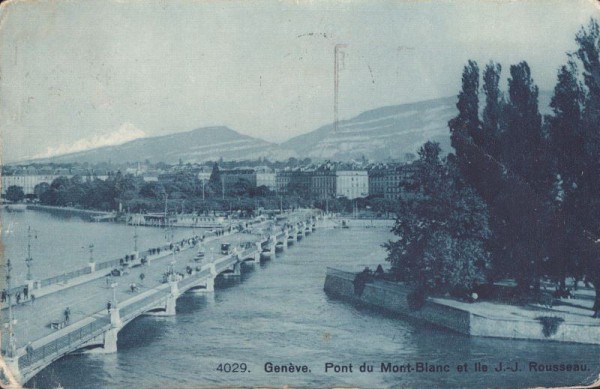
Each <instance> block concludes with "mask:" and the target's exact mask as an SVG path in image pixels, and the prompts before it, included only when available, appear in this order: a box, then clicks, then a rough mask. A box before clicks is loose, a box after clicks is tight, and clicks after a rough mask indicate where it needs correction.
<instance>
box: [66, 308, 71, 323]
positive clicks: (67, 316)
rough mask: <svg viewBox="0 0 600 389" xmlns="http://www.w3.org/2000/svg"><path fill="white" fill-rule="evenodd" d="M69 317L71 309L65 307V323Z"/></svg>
mask: <svg viewBox="0 0 600 389" xmlns="http://www.w3.org/2000/svg"><path fill="white" fill-rule="evenodd" d="M70 318H71V310H70V309H69V307H67V308H66V309H65V323H67V324H69V319H70Z"/></svg>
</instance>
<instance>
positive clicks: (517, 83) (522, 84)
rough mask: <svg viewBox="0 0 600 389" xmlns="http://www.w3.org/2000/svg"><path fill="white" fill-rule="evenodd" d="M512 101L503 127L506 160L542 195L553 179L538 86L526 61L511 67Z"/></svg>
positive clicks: (509, 101)
mask: <svg viewBox="0 0 600 389" xmlns="http://www.w3.org/2000/svg"><path fill="white" fill-rule="evenodd" d="M510 75H511V77H510V78H509V79H508V95H509V100H508V103H507V106H506V120H505V128H503V130H502V140H503V145H502V149H503V158H502V160H503V161H504V163H505V164H506V165H507V166H508V167H509V168H510V169H511V170H512V171H513V172H514V173H516V174H518V175H519V176H521V177H522V178H523V179H524V180H525V181H526V182H528V183H529V184H530V185H532V187H533V188H534V190H536V191H537V192H538V193H540V195H542V194H544V193H545V192H546V191H547V190H548V188H549V186H550V182H551V181H552V180H551V178H549V177H548V173H549V170H548V167H547V166H546V165H545V164H546V156H545V144H544V136H543V133H542V117H541V115H540V112H539V109H538V87H537V85H535V83H534V81H533V79H532V78H531V70H530V69H529V65H528V64H527V62H524V61H523V62H520V63H518V64H516V65H512V66H511V67H510Z"/></svg>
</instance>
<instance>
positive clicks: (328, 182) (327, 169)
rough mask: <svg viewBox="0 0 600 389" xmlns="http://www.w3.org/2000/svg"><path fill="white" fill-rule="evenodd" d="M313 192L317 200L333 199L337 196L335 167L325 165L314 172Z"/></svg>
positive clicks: (329, 164) (312, 180)
mask: <svg viewBox="0 0 600 389" xmlns="http://www.w3.org/2000/svg"><path fill="white" fill-rule="evenodd" d="M311 192H312V194H313V195H314V196H316V197H317V198H320V199H323V198H331V197H335V195H336V172H335V166H334V165H332V164H331V163H325V164H323V165H321V166H319V167H318V168H317V169H315V171H314V172H313V175H312V177H311Z"/></svg>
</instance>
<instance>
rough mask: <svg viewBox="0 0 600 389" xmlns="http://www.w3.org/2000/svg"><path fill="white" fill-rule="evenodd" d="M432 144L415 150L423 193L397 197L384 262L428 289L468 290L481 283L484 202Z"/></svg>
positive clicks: (485, 258)
mask: <svg viewBox="0 0 600 389" xmlns="http://www.w3.org/2000/svg"><path fill="white" fill-rule="evenodd" d="M439 152H440V148H439V145H437V144H436V143H431V142H427V143H426V144H425V145H424V146H423V147H422V148H421V150H420V151H419V160H418V161H419V162H420V163H419V173H418V174H417V176H416V179H417V180H418V181H419V183H420V187H421V188H422V196H421V197H419V198H417V199H416V200H415V199H414V198H411V199H410V200H404V199H401V200H400V201H399V202H398V204H397V207H398V217H397V220H396V223H395V225H394V227H393V229H392V231H393V232H394V234H395V235H397V236H398V237H399V239H398V240H397V241H395V242H392V241H390V242H388V243H386V244H385V247H386V249H387V251H388V257H387V260H388V261H389V262H391V264H392V270H393V271H394V272H395V273H396V274H397V275H398V276H400V277H401V278H402V279H404V280H405V281H407V282H410V283H412V284H415V285H417V286H418V287H419V288H421V289H422V290H424V291H428V292H434V293H435V292H438V293H439V292H448V291H457V290H465V289H471V288H472V287H473V286H475V285H476V284H478V283H482V282H484V281H485V270H486V268H487V267H488V262H489V255H488V253H487V252H486V250H485V248H484V243H485V241H486V240H487V239H488V237H489V235H490V230H489V227H488V219H487V208H486V205H485V203H484V202H483V200H482V199H481V198H480V197H479V196H478V195H477V193H476V192H475V191H474V190H473V189H472V188H470V187H469V186H468V185H466V183H465V182H464V181H463V180H462V178H461V177H460V173H459V170H458V166H457V161H456V159H455V158H454V156H449V157H448V158H447V159H446V160H441V159H440V157H439Z"/></svg>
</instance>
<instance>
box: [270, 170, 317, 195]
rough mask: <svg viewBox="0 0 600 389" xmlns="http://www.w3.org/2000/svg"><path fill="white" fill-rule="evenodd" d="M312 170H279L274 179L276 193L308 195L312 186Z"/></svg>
mask: <svg viewBox="0 0 600 389" xmlns="http://www.w3.org/2000/svg"><path fill="white" fill-rule="evenodd" d="M312 175H313V171H312V170H302V169H293V170H281V171H279V172H277V175H276V177H275V180H276V184H277V192H278V193H289V192H290V191H295V192H301V193H310V192H311V184H312Z"/></svg>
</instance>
